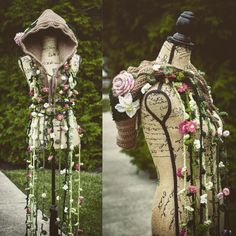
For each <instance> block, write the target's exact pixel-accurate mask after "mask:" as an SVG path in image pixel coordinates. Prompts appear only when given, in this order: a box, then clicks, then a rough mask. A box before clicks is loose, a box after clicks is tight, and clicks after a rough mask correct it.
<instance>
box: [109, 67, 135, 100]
mask: <svg viewBox="0 0 236 236" xmlns="http://www.w3.org/2000/svg"><path fill="white" fill-rule="evenodd" d="M112 84H113V86H112V90H113V91H114V94H115V95H116V96H120V95H123V94H125V93H128V92H130V90H131V89H132V88H133V87H134V78H133V75H132V74H130V73H128V72H127V71H124V70H123V71H121V72H120V74H118V75H117V76H116V77H115V78H114V79H113V81H112Z"/></svg>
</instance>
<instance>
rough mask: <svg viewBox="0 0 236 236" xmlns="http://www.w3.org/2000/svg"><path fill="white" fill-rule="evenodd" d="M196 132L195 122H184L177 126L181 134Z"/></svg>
mask: <svg viewBox="0 0 236 236" xmlns="http://www.w3.org/2000/svg"><path fill="white" fill-rule="evenodd" d="M196 130H197V121H195V120H190V121H188V120H184V121H182V122H181V123H180V124H179V132H180V133H181V134H187V133H195V132H196Z"/></svg>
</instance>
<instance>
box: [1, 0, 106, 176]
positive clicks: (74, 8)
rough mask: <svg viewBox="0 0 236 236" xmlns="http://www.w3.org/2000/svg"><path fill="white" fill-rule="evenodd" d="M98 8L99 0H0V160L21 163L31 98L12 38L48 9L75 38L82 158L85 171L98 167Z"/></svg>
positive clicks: (78, 116) (99, 52) (99, 115)
mask: <svg viewBox="0 0 236 236" xmlns="http://www.w3.org/2000/svg"><path fill="white" fill-rule="evenodd" d="M101 7H102V1H101V0H91V1H87V0H80V1H68V0H63V1H46V0H35V1H27V0H9V1H0V22H1V27H0V55H1V57H0V101H1V102H0V114H1V115H0V163H10V164H13V165H17V166H23V165H24V158H25V155H26V148H27V144H26V143H25V142H24V140H25V136H26V128H27V123H28V116H29V113H28V106H29V105H30V98H29V97H28V87H27V83H26V79H25V77H24V75H23V74H22V72H21V71H20V69H19V67H18V63H17V60H18V57H19V56H21V53H22V52H21V49H20V48H19V47H18V46H17V45H16V44H15V43H14V40H13V39H14V36H15V34H16V33H17V32H21V31H24V30H25V29H26V28H27V27H28V26H29V25H30V24H31V23H32V22H33V21H34V20H36V19H37V18H38V17H39V15H40V14H41V13H42V12H43V11H44V10H45V9H47V8H51V9H52V10H54V11H55V12H56V13H57V14H59V15H61V16H62V17H63V18H64V19H65V20H66V21H67V22H68V24H69V26H70V27H71V28H72V30H73V31H74V32H75V34H76V35H77V38H78V40H79V47H78V53H79V54H80V55H81V57H82V64H81V65H80V71H79V73H78V78H79V80H78V85H77V90H78V91H79V96H78V101H77V105H76V116H77V121H78V123H79V124H80V125H81V126H82V127H83V128H84V129H85V135H84V137H83V139H82V158H83V162H84V163H85V165H84V169H86V170H93V171H94V170H95V169H101V146H102V145H101V142H102V141H101V102H100V100H101V63H102V62H101V58H102V44H101V30H102V17H101V16H102V12H101Z"/></svg>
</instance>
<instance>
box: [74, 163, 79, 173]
mask: <svg viewBox="0 0 236 236" xmlns="http://www.w3.org/2000/svg"><path fill="white" fill-rule="evenodd" d="M75 169H76V170H77V171H80V164H79V163H77V164H76V165H75Z"/></svg>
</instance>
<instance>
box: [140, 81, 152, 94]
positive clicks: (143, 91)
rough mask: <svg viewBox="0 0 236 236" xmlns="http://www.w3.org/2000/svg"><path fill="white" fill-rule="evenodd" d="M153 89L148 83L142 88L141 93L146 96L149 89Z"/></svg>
mask: <svg viewBox="0 0 236 236" xmlns="http://www.w3.org/2000/svg"><path fill="white" fill-rule="evenodd" d="M151 87H152V85H151V84H149V83H146V84H145V85H144V86H143V87H142V89H141V93H142V94H145V93H146V92H147V91H148V89H150V88H151Z"/></svg>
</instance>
